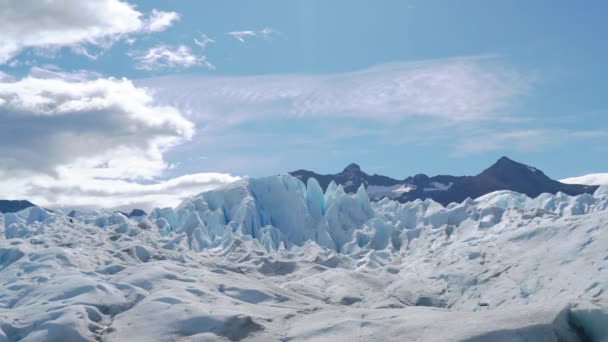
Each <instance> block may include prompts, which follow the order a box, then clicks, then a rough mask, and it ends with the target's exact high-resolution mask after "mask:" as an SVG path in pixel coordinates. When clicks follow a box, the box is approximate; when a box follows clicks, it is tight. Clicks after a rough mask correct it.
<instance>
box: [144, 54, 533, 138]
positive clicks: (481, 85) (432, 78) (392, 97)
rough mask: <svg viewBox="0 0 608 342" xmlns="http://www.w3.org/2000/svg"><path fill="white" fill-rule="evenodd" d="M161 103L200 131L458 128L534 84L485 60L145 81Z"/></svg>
mask: <svg viewBox="0 0 608 342" xmlns="http://www.w3.org/2000/svg"><path fill="white" fill-rule="evenodd" d="M138 82H139V84H141V85H145V86H147V87H150V88H153V89H155V91H156V99H157V100H158V101H160V102H161V103H166V104H172V105H175V106H177V107H179V108H182V109H183V110H184V112H185V113H189V114H188V115H189V116H190V117H191V118H192V119H193V120H195V121H197V122H198V123H200V124H201V126H204V127H208V128H209V129H213V127H218V126H219V127H225V126H230V125H235V124H239V123H242V122H247V121H254V120H259V119H260V118H263V117H358V118H367V119H372V120H381V121H386V120H400V119H403V118H408V117H416V116H418V117H431V118H436V119H441V120H447V121H453V122H459V121H471V120H473V121H475V120H487V119H496V118H504V117H505V116H506V115H504V113H503V112H502V110H504V109H505V108H507V107H508V106H509V104H510V103H511V101H512V100H514V99H515V98H516V97H517V96H518V95H520V94H522V93H525V92H526V90H527V88H528V86H529V80H528V79H527V78H526V77H525V76H524V75H521V74H518V73H516V72H514V71H513V70H510V69H509V68H507V67H504V66H501V65H499V64H496V63H493V62H492V60H487V59H485V58H477V57H474V58H458V59H446V60H435V61H426V62H411V63H395V64H386V65H381V66H377V67H373V68H369V69H365V70H361V71H354V72H348V73H342V74H328V75H298V74H287V75H274V76H251V77H203V76H200V77H196V76H170V77H161V78H151V79H146V80H141V81H138Z"/></svg>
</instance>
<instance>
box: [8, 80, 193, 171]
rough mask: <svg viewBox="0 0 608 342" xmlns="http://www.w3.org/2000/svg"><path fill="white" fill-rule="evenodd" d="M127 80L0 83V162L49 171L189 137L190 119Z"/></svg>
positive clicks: (10, 167)
mask: <svg viewBox="0 0 608 342" xmlns="http://www.w3.org/2000/svg"><path fill="white" fill-rule="evenodd" d="M152 102H153V101H152V97H151V96H150V95H149V94H148V93H146V91H144V90H142V89H139V88H136V87H135V86H134V85H133V83H132V82H131V81H128V80H125V79H122V80H117V79H111V78H110V79H96V80H90V81H82V82H72V81H69V80H65V79H59V78H57V79H52V78H47V79H43V78H33V77H26V78H24V79H21V80H19V81H15V82H2V83H0V116H1V117H2V125H0V164H1V165H2V169H3V170H4V171H5V172H6V171H7V170H8V171H13V170H15V171H17V170H36V171H41V170H43V171H50V170H53V169H54V168H55V167H56V166H58V165H61V164H65V163H70V162H73V161H76V160H78V159H79V158H86V157H88V156H90V155H99V154H103V153H105V152H107V151H112V150H115V149H118V148H123V149H127V150H129V151H130V152H132V153H137V154H140V153H142V151H143V152H150V151H155V150H159V151H162V150H163V149H165V148H167V147H169V146H171V145H172V144H175V143H177V142H179V141H180V140H182V139H189V138H190V137H191V136H192V134H193V124H192V123H191V122H189V121H188V120H186V119H185V118H184V117H182V115H181V113H180V112H179V111H178V110H177V109H175V108H172V107H168V106H155V105H153V104H152Z"/></svg>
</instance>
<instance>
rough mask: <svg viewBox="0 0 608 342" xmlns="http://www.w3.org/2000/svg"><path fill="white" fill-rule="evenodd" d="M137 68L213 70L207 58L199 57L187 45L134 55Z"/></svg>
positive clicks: (161, 46) (154, 48)
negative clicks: (196, 67) (204, 68)
mask: <svg viewBox="0 0 608 342" xmlns="http://www.w3.org/2000/svg"><path fill="white" fill-rule="evenodd" d="M131 56H132V57H133V58H134V59H135V62H136V68H137V69H141V70H158V69H176V68H191V67H194V66H201V65H203V66H205V67H207V68H209V69H213V68H214V67H213V65H211V64H210V63H209V62H208V61H207V59H206V58H205V56H197V55H195V54H194V53H193V52H192V49H190V47H188V46H186V45H180V46H178V47H172V46H167V45H159V46H155V47H153V48H151V49H149V50H148V51H146V52H144V53H132V54H131Z"/></svg>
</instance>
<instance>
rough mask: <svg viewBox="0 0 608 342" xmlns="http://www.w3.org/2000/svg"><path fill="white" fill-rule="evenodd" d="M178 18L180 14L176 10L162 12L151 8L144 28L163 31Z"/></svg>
mask: <svg viewBox="0 0 608 342" xmlns="http://www.w3.org/2000/svg"><path fill="white" fill-rule="evenodd" d="M179 19H180V15H179V14H178V13H176V12H163V11H158V10H156V9H153V10H152V13H151V14H150V18H148V19H147V20H146V21H145V23H144V26H145V30H146V31H149V32H160V31H164V30H166V29H168V28H169V27H171V26H172V25H173V23H174V22H176V21H178V20H179Z"/></svg>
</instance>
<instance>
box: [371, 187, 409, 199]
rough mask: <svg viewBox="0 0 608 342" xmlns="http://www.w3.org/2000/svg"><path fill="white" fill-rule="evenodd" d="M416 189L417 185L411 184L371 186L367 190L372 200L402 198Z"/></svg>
mask: <svg viewBox="0 0 608 342" xmlns="http://www.w3.org/2000/svg"><path fill="white" fill-rule="evenodd" d="M414 189H416V186H415V185H410V184H395V185H391V186H384V185H369V186H368V187H367V189H366V191H367V193H368V195H369V197H370V198H381V197H389V198H393V197H395V196H400V195H402V194H405V193H408V192H410V191H412V190H414Z"/></svg>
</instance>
